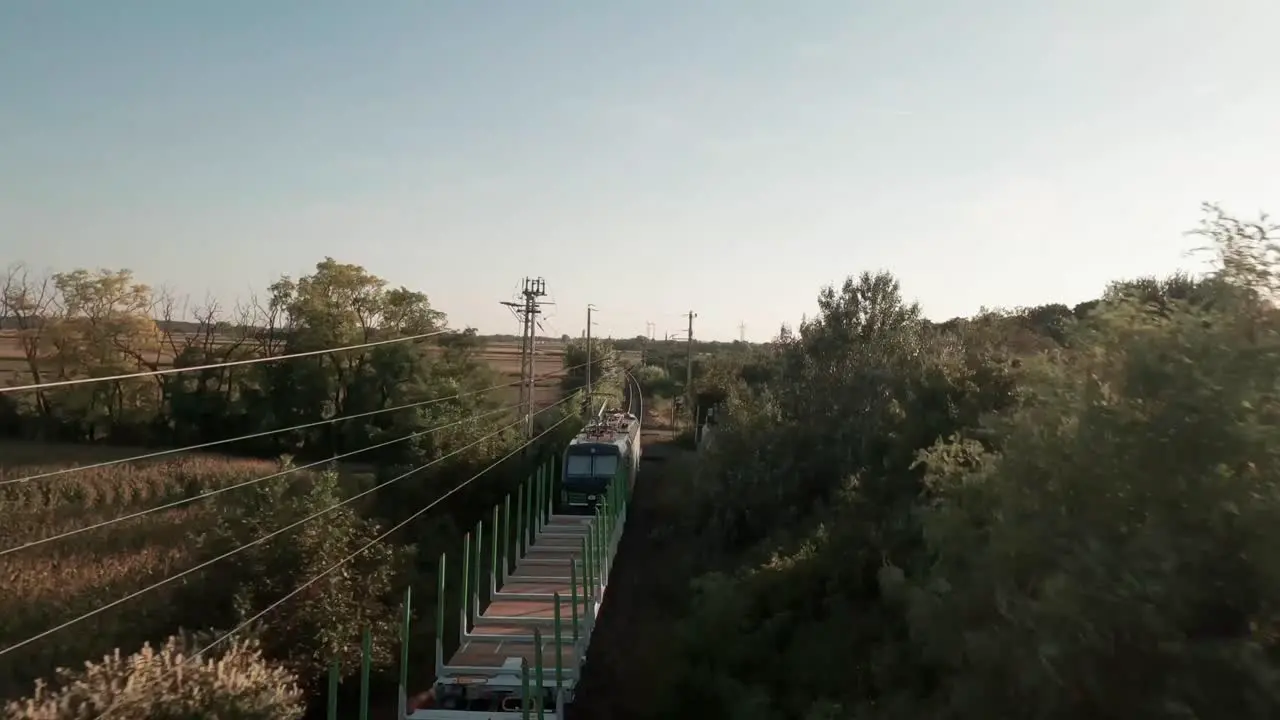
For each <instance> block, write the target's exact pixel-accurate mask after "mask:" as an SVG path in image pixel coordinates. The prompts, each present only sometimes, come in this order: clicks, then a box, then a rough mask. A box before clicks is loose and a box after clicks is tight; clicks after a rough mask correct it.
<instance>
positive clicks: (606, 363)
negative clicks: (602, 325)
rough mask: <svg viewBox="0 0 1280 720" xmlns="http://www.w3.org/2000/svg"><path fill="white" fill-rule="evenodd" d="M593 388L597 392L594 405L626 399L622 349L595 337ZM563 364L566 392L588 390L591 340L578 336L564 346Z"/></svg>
mask: <svg viewBox="0 0 1280 720" xmlns="http://www.w3.org/2000/svg"><path fill="white" fill-rule="evenodd" d="M590 355H591V391H592V393H593V394H595V396H596V397H595V398H593V400H594V402H593V406H594V407H599V406H600V403H601V402H602V401H603V402H608V403H610V404H619V403H621V402H622V393H623V390H622V383H623V371H622V365H621V362H620V361H619V358H618V351H617V350H616V349H615V348H614V347H613V343H612V342H610V341H608V340H601V339H599V338H592V339H591V353H590ZM561 362H562V367H563V368H564V370H565V372H564V375H563V377H562V379H561V381H560V387H561V388H563V390H564V392H565V394H571V393H575V392H578V391H580V390H585V389H586V386H587V367H586V366H587V341H586V340H585V339H578V340H574V341H573V342H571V343H569V344H568V345H566V346H565V348H564V355H563V360H562V361H561Z"/></svg>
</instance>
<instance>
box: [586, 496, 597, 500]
mask: <svg viewBox="0 0 1280 720" xmlns="http://www.w3.org/2000/svg"><path fill="white" fill-rule="evenodd" d="M587 499H588V500H595V499H596V496H595V495H588V496H587Z"/></svg>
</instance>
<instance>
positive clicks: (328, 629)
mask: <svg viewBox="0 0 1280 720" xmlns="http://www.w3.org/2000/svg"><path fill="white" fill-rule="evenodd" d="M341 500H342V496H341V494H340V493H339V489H338V476H337V474H336V473H332V472H330V473H323V474H321V475H320V476H319V477H318V479H317V480H315V481H308V480H306V479H303V480H295V479H293V478H290V477H288V476H286V477H283V478H280V479H279V480H274V481H268V482H264V483H259V484H257V485H255V486H254V487H252V488H246V489H243V490H239V491H237V492H236V493H234V494H233V497H232V498H231V499H228V500H227V501H225V505H224V508H223V509H222V513H223V514H222V517H221V520H220V522H219V526H218V528H217V530H216V532H215V533H213V534H212V535H210V536H209V537H208V538H206V539H204V540H203V542H202V548H201V549H202V553H203V554H204V555H207V556H209V557H213V556H218V555H222V554H224V553H226V552H228V551H230V550H232V549H234V548H238V547H241V546H244V545H246V544H247V543H249V542H251V541H253V540H256V539H257V538H259V537H262V536H264V535H266V534H268V533H270V532H272V531H274V530H276V529H277V528H280V527H285V526H287V525H289V524H292V523H294V522H297V521H299V520H302V519H303V518H307V517H310V516H311V515H313V514H316V513H318V512H320V511H322V510H325V509H327V508H331V507H334V506H336V505H337V504H338V503H339V502H340V501H341ZM377 534H378V527H377V525H376V524H374V523H372V522H369V521H367V520H364V519H362V518H361V517H360V516H359V515H358V514H357V513H356V512H355V510H353V509H352V508H351V507H350V506H343V507H339V508H338V509H336V510H333V511H331V512H329V513H327V514H325V515H324V516H323V518H322V519H317V520H315V521H311V522H307V523H305V524H303V525H302V526H300V527H299V528H298V529H297V530H295V531H291V532H289V533H286V534H284V535H281V536H279V537H277V538H273V539H272V540H269V541H267V542H265V543H260V544H257V545H252V546H250V547H246V548H245V549H244V550H243V551H241V552H239V553H238V554H236V555H234V556H232V557H231V558H229V559H228V560H226V561H224V562H223V563H221V564H220V567H221V568H222V569H221V570H220V572H221V573H223V575H222V577H223V578H224V580H223V582H222V583H221V584H223V585H225V586H226V587H230V588H234V593H233V594H232V595H231V596H230V598H229V599H230V601H231V605H230V607H224V608H222V609H221V610H220V614H219V611H213V610H212V609H211V613H210V615H211V617H210V620H211V621H213V620H217V619H219V618H221V620H222V622H224V623H231V622H236V623H239V622H242V621H244V620H245V619H246V618H247V617H249V616H251V615H252V614H254V613H256V612H257V611H259V610H261V609H262V608H265V607H268V606H270V605H271V604H272V603H275V602H276V601H278V600H280V599H281V598H282V597H284V596H285V595H286V594H287V593H289V592H292V591H294V590H295V589H297V588H299V587H301V586H302V585H303V583H304V582H307V581H308V580H311V579H312V578H316V577H319V576H320V575H321V574H322V573H324V572H325V571H327V570H329V569H330V568H331V567H333V566H335V565H338V564H339V563H340V561H342V560H344V559H345V558H347V557H349V556H351V555H352V554H354V553H356V551H357V550H360V549H361V548H362V547H364V546H365V545H366V544H368V543H371V542H372V543H373V545H371V546H370V547H369V548H368V549H367V550H364V551H363V552H360V553H359V554H358V555H355V557H353V558H352V559H351V560H350V561H348V562H346V563H344V564H342V566H341V567H340V568H339V569H338V570H336V571H334V572H332V573H329V574H327V575H325V576H324V577H323V578H322V579H321V580H320V581H319V582H316V583H314V584H312V585H310V586H308V587H307V588H306V589H305V590H304V591H303V592H302V593H300V594H298V595H297V596H295V597H293V598H291V599H290V600H289V601H288V602H287V603H286V604H284V605H282V606H281V607H279V608H278V609H276V610H275V611H274V612H273V613H272V616H271V618H270V621H269V622H266V621H264V622H263V623H262V624H261V626H260V627H257V628H255V630H254V632H255V635H256V636H257V637H258V638H260V640H261V642H262V646H263V648H264V649H265V650H266V651H267V652H268V653H269V654H270V655H271V656H272V657H276V658H281V659H282V660H283V661H284V663H285V665H286V666H287V667H289V668H290V669H291V670H292V671H294V672H297V673H298V674H299V675H300V676H301V677H304V678H308V679H309V680H318V678H320V677H322V676H323V674H324V672H325V670H326V668H327V667H328V665H329V663H330V662H331V661H332V659H334V658H338V659H340V660H341V662H342V665H343V667H344V669H346V670H348V671H350V670H353V669H354V668H356V667H358V664H359V643H360V635H361V632H362V630H363V628H364V627H366V626H368V627H371V628H372V629H373V633H374V637H375V638H376V640H377V642H376V643H375V647H377V648H378V651H377V653H376V657H375V661H376V662H378V664H379V665H385V664H387V663H389V662H390V661H391V657H392V654H391V650H392V648H393V647H394V645H395V642H396V640H395V638H396V632H397V629H396V624H395V620H396V615H395V608H396V603H397V602H398V600H399V597H398V595H397V592H396V591H397V590H398V589H399V587H398V586H397V584H396V582H395V578H396V577H398V576H399V577H403V576H404V574H405V573H406V572H407V571H408V569H409V567H410V563H411V561H412V557H413V551H412V549H410V548H403V547H396V546H393V545H389V544H385V543H381V542H374V540H375V538H376V537H377Z"/></svg>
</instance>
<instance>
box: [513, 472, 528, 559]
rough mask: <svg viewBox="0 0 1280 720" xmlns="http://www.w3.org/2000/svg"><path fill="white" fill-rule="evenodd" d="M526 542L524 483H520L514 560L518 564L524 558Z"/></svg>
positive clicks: (517, 490) (517, 491)
mask: <svg viewBox="0 0 1280 720" xmlns="http://www.w3.org/2000/svg"><path fill="white" fill-rule="evenodd" d="M524 540H525V534H524V483H520V486H519V487H517V488H516V547H515V552H516V556H515V557H514V558H512V560H513V561H514V562H516V563H518V562H520V558H522V557H524V554H525V553H524V549H525V544H524ZM513 564H514V563H513Z"/></svg>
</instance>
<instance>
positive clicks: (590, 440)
mask: <svg viewBox="0 0 1280 720" xmlns="http://www.w3.org/2000/svg"><path fill="white" fill-rule="evenodd" d="M639 430H640V422H639V419H638V418H636V416H635V415H632V414H631V413H629V412H623V411H621V410H606V411H604V412H603V413H601V415H600V417H599V418H597V419H596V420H593V421H592V422H590V423H588V424H587V426H586V427H584V428H583V429H582V432H579V433H578V434H577V436H575V437H574V438H573V440H570V441H569V445H570V446H573V445H589V444H601V445H617V446H618V449H619V450H620V451H625V450H627V449H628V448H629V447H630V445H631V443H632V441H633V440H634V439H635V437H636V434H637V433H638V432H639Z"/></svg>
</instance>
